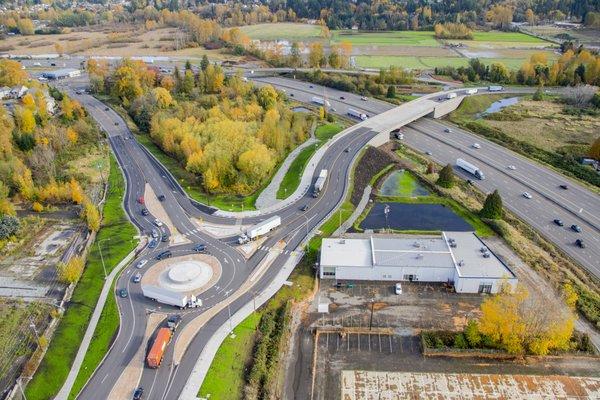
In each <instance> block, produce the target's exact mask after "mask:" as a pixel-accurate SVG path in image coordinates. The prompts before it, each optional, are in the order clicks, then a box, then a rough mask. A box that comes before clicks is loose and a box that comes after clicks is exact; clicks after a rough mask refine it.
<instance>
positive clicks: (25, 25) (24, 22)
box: [17, 18, 35, 35]
mask: <svg viewBox="0 0 600 400" xmlns="http://www.w3.org/2000/svg"><path fill="white" fill-rule="evenodd" d="M17 29H18V30H19V33H20V34H21V35H33V34H34V33H35V27H34V26H33V21H31V20H30V19H29V18H21V19H19V20H18V21H17Z"/></svg>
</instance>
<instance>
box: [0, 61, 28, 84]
mask: <svg viewBox="0 0 600 400" xmlns="http://www.w3.org/2000/svg"><path fill="white" fill-rule="evenodd" d="M26 81H27V71H25V70H24V69H22V65H21V63H20V62H18V61H14V60H6V59H2V60H0V86H15V85H22V84H24V83H25V82H26Z"/></svg>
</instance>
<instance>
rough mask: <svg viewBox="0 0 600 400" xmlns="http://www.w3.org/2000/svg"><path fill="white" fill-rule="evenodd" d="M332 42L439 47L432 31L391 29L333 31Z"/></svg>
mask: <svg viewBox="0 0 600 400" xmlns="http://www.w3.org/2000/svg"><path fill="white" fill-rule="evenodd" d="M331 40H332V42H336V43H338V42H343V41H346V42H350V43H352V44H353V45H386V44H388V45H395V46H426V47H439V46H440V44H439V43H438V41H437V40H436V39H435V37H434V36H433V32H422V31H393V32H391V31H390V32H352V31H347V30H344V31H334V32H333V35H332V37H331Z"/></svg>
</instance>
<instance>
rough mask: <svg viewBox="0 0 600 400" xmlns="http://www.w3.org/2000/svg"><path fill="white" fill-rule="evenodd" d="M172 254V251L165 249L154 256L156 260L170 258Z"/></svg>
mask: <svg viewBox="0 0 600 400" xmlns="http://www.w3.org/2000/svg"><path fill="white" fill-rule="evenodd" d="M172 255H173V253H172V252H171V250H165V251H163V252H162V253H159V254H158V255H157V256H156V259H157V260H164V259H165V258H170V257H171V256H172Z"/></svg>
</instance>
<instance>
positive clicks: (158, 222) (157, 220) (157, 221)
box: [154, 218, 163, 228]
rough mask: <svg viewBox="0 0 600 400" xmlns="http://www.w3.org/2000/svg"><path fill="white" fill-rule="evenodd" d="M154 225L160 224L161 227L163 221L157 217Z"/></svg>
mask: <svg viewBox="0 0 600 400" xmlns="http://www.w3.org/2000/svg"><path fill="white" fill-rule="evenodd" d="M154 225H156V226H158V227H159V228H160V227H161V226H163V223H162V222H161V221H160V220H159V219H158V218H155V219H154Z"/></svg>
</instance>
